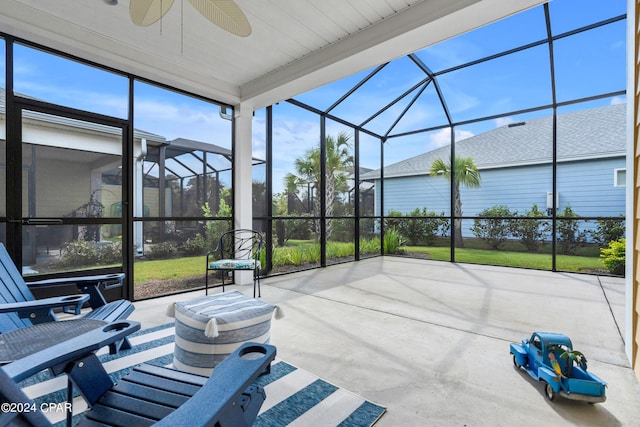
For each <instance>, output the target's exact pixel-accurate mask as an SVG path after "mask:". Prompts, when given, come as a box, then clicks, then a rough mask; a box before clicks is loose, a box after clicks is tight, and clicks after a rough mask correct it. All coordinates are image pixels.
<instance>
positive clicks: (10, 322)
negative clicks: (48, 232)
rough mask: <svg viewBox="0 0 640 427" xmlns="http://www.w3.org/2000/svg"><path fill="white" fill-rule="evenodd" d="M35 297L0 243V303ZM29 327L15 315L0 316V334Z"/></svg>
mask: <svg viewBox="0 0 640 427" xmlns="http://www.w3.org/2000/svg"><path fill="white" fill-rule="evenodd" d="M34 300H35V297H34V296H33V294H32V293H31V291H30V290H29V287H28V286H27V284H26V283H25V282H24V279H23V278H22V275H21V274H20V272H19V271H18V269H17V268H16V266H15V264H14V263H13V260H12V259H11V257H10V256H9V253H8V252H7V249H6V248H5V247H4V245H3V244H2V243H0V303H14V302H24V301H34ZM25 326H31V322H30V321H29V320H27V319H20V318H19V317H18V315H16V314H15V313H2V314H0V333H3V332H9V331H13V330H15V329H19V328H24V327H25Z"/></svg>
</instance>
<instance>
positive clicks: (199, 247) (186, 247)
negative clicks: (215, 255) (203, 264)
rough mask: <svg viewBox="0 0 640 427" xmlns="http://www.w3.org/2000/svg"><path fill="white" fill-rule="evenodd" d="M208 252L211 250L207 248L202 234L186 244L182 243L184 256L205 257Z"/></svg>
mask: <svg viewBox="0 0 640 427" xmlns="http://www.w3.org/2000/svg"><path fill="white" fill-rule="evenodd" d="M211 249H214V248H211ZM207 250H209V248H207V246H206V240H205V239H204V237H202V235H201V234H198V235H196V236H195V237H190V238H188V239H187V240H186V241H185V242H184V243H182V245H180V251H181V252H182V253H183V254H184V255H204V254H205V253H206V252H207Z"/></svg>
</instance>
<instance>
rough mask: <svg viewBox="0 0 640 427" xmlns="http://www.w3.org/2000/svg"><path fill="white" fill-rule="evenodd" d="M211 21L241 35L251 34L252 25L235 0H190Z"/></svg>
mask: <svg viewBox="0 0 640 427" xmlns="http://www.w3.org/2000/svg"><path fill="white" fill-rule="evenodd" d="M189 2H190V3H191V4H192V5H193V7H194V8H195V9H196V10H197V11H198V12H200V14H202V16H204V17H205V18H207V19H208V20H209V21H211V22H213V23H214V24H216V25H217V26H219V27H220V28H222V29H224V30H227V31H229V32H230V33H232V34H235V35H237V36H240V37H247V36H248V35H249V34H251V25H250V24H249V21H248V20H247V17H246V16H245V15H244V13H243V12H242V10H241V9H240V8H239V7H238V5H237V4H236V3H235V2H234V1H233V0H189Z"/></svg>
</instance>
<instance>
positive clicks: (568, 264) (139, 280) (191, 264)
mask: <svg viewBox="0 0 640 427" xmlns="http://www.w3.org/2000/svg"><path fill="white" fill-rule="evenodd" d="M334 245H335V246H337V247H340V246H341V245H340V244H334ZM346 246H348V247H349V248H351V250H353V245H352V244H349V245H346ZM312 247H314V244H313V243H309V242H308V241H306V242H303V241H299V242H295V243H294V244H293V245H291V246H288V247H286V248H278V251H275V254H274V257H275V258H277V260H278V261H279V262H280V263H281V264H282V263H284V264H294V265H299V264H300V261H307V262H308V261H316V262H317V260H315V259H313V260H307V259H304V258H306V257H304V256H303V255H307V254H306V252H308V251H309V250H310V248H312ZM402 249H403V250H404V251H406V252H408V253H409V255H410V253H411V252H413V253H420V254H426V255H428V257H429V259H433V260H439V261H449V256H450V249H449V248H448V247H433V246H429V247H427V246H403V247H402ZM292 252H299V254H297V256H296V255H294V254H293V253H292ZM316 255H317V254H316ZM298 258H300V259H298ZM312 258H313V257H312ZM274 261H275V260H274ZM456 261H458V262H468V263H473V264H487V265H503V266H510V267H525V268H534V269H538V270H551V255H550V254H546V253H535V254H532V253H527V252H511V251H495V250H487V249H470V248H458V249H456ZM296 262H297V264H296ZM204 264H205V257H204V256H202V255H200V256H192V257H184V258H173V259H165V260H153V261H136V263H135V266H134V269H135V283H136V284H143V283H147V282H149V281H150V280H172V279H185V278H190V277H196V276H202V275H204V267H205V266H204ZM275 264H277V263H275V262H274V265H275ZM277 265H280V264H277ZM556 267H557V269H558V270H561V271H572V272H588V273H604V274H607V271H606V269H605V268H604V266H603V264H602V261H601V260H600V258H598V257H593V256H571V255H558V256H557V265H556Z"/></svg>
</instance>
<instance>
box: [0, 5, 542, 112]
mask: <svg viewBox="0 0 640 427" xmlns="http://www.w3.org/2000/svg"><path fill="white" fill-rule="evenodd" d="M236 2H237V4H238V5H239V6H240V8H241V9H242V10H243V11H244V13H245V15H246V16H247V18H248V20H249V22H250V24H251V26H252V33H251V35H250V36H248V37H238V36H234V35H232V34H230V33H227V32H225V31H224V30H222V29H220V28H219V27H217V26H215V25H213V24H211V23H210V22H209V21H207V20H206V19H205V18H204V17H202V16H201V15H200V14H199V13H198V12H197V11H196V10H195V9H194V8H193V7H192V6H191V3H189V2H188V1H186V0H176V2H175V3H174V5H173V7H172V8H171V10H170V11H169V12H168V13H167V14H166V15H165V16H164V18H162V20H161V22H157V23H155V24H153V25H151V26H150V27H144V28H143V27H138V26H136V25H134V24H132V23H131V21H130V18H129V14H128V10H129V0H119V1H118V4H117V5H115V6H111V5H108V4H107V3H106V2H105V1H104V0H55V1H52V0H49V1H42V0H0V32H3V33H6V34H9V35H12V36H15V37H19V38H23V39H26V40H29V41H32V42H36V43H40V44H42V45H45V46H48V47H52V48H55V49H58V50H60V51H63V52H66V53H70V54H73V55H76V56H78V57H82V58H85V59H89V60H91V61H94V62H96V63H99V64H103V65H107V66H110V67H113V68H116V69H119V70H122V71H126V72H130V73H132V74H134V75H137V76H140V77H144V78H148V79H151V80H154V81H158V82H160V83H164V84H167V85H170V86H174V87H178V88H180V89H183V90H187V91H190V92H194V93H197V94H200V95H203V96H206V97H209V98H212V99H215V100H218V101H221V102H225V103H228V104H231V105H238V104H240V103H243V104H244V105H246V106H248V107H251V108H260V107H264V106H266V105H270V104H273V103H276V102H278V101H281V100H283V99H287V98H290V97H292V96H295V95H297V94H299V93H302V92H306V91H308V90H311V89H313V88H315V87H318V86H321V85H324V84H326V83H329V82H331V81H334V80H337V79H340V78H342V77H346V76H348V75H351V74H354V73H356V72H359V71H362V70H364V69H367V68H370V67H372V66H375V65H379V64H381V63H384V62H387V61H389V60H392V59H395V58H397V57H399V56H402V55H406V54H408V53H411V52H414V51H416V50H419V49H421V48H424V47H426V46H429V45H432V44H434V43H437V42H439V41H441V40H444V39H447V38H450V37H453V36H455V35H457V34H460V33H463V32H466V31H469V30H471V29H474V28H477V27H479V26H482V25H485V24H487V23H489V22H493V21H495V20H497V19H500V18H502V17H505V16H509V15H511V14H514V13H517V12H520V11H522V10H524V9H527V8H529V7H532V6H535V5H537V4H540V3H543V1H542V0H422V1H420V0H416V1H411V0H236Z"/></svg>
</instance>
